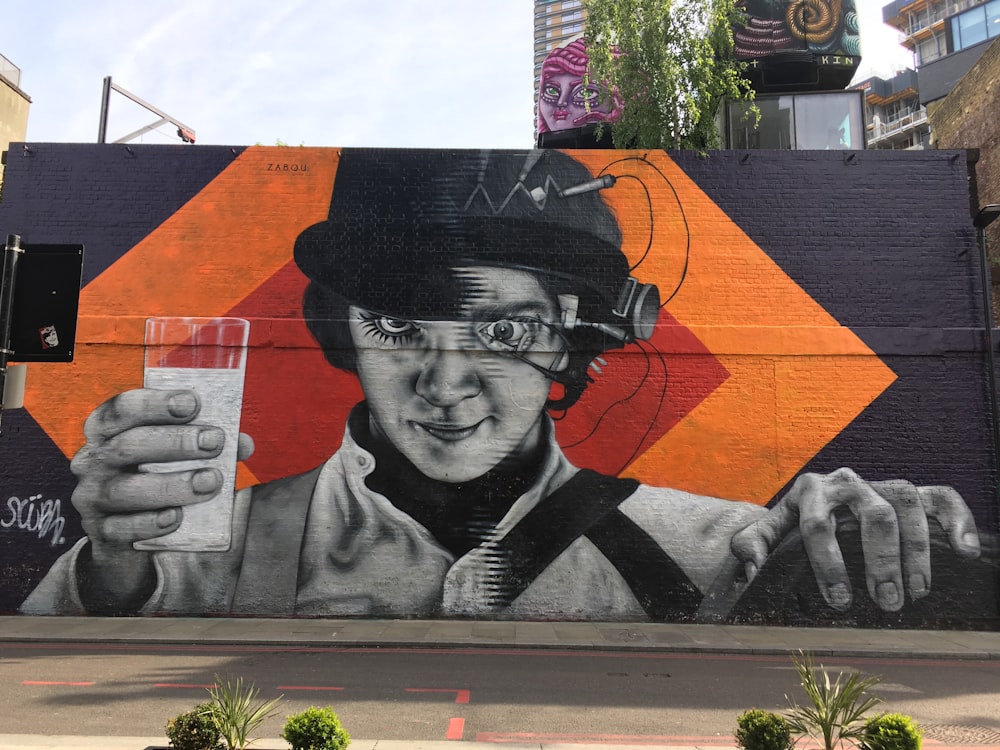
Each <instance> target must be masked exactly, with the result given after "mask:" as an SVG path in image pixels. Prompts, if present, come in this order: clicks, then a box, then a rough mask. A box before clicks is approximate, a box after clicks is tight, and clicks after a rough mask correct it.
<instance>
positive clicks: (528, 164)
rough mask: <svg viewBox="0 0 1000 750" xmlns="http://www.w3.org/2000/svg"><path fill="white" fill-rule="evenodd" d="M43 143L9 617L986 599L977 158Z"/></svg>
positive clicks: (718, 615) (901, 608)
mask: <svg viewBox="0 0 1000 750" xmlns="http://www.w3.org/2000/svg"><path fill="white" fill-rule="evenodd" d="M25 153H30V156H26V157H24V158H23V159H12V160H11V162H10V164H9V166H8V172H7V181H8V182H7V185H5V196H4V203H3V205H2V206H0V222H2V223H3V226H4V228H5V229H6V230H7V231H14V230H15V229H17V230H18V231H19V233H21V234H22V235H23V236H24V237H25V238H26V241H28V239H29V238H31V239H35V238H37V239H35V241H38V242H43V241H44V242H56V241H74V242H83V243H84V244H85V245H86V247H87V254H86V256H85V258H86V260H85V270H84V283H85V286H84V289H83V292H82V296H81V317H80V324H79V334H78V341H77V357H76V360H75V362H74V363H73V364H72V365H59V364H51V365H49V364H46V365H40V366H37V367H36V366H34V365H33V366H32V370H31V372H30V374H29V383H28V392H27V394H26V409H25V411H23V412H12V413H8V414H6V415H5V416H4V433H3V436H2V438H0V441H2V442H0V450H2V455H3V457H4V458H3V464H2V472H3V473H2V477H0V478H2V487H3V490H4V495H5V500H6V502H5V505H4V508H5V512H4V513H3V515H2V516H0V544H2V546H0V568H2V569H3V570H4V571H5V577H4V580H5V583H4V589H3V590H2V599H0V604H2V606H3V609H4V610H5V611H9V612H13V611H20V612H24V613H29V614H85V613H91V614H103V615H107V614H162V615H171V614H176V615H221V614H237V615H260V616H331V617H340V616H355V617H446V618H463V617H473V618H483V619H532V620H537V619H551V620H562V619H566V620H612V621H642V620H648V619H652V620H667V621H707V622H718V621H732V622H772V623H796V624H846V625H864V626H900V625H922V626H931V627H955V626H973V627H983V626H989V625H990V623H995V622H996V619H997V615H998V609H997V598H996V591H997V582H998V578H997V568H996V559H997V555H996V551H997V550H996V542H995V530H996V523H997V514H996V511H997V508H996V497H995V495H994V492H993V487H994V482H995V467H994V466H993V458H992V450H991V438H990V425H989V421H988V418H987V416H986V415H987V413H988V407H987V401H986V390H985V388H986V380H987V378H986V373H985V371H984V359H985V354H984V352H983V350H982V345H981V341H982V329H981V326H982V323H981V322H979V324H978V325H979V326H980V329H979V330H978V333H977V321H981V320H982V318H981V315H982V310H981V309H978V310H977V307H976V300H977V292H976V289H975V280H976V278H977V273H978V271H977V266H976V258H975V252H974V241H975V238H974V235H973V233H972V230H971V224H970V220H969V217H968V205H969V196H968V181H967V173H966V171H965V164H964V161H963V160H961V159H958V158H955V157H956V156H958V154H957V152H956V153H949V152H940V153H939V152H934V153H932V154H928V155H926V156H923V155H921V156H919V157H916V158H913V157H912V156H910V155H905V156H908V157H910V158H900V156H899V155H892V154H888V155H885V154H874V153H873V154H872V155H869V154H868V153H862V154H853V159H852V160H850V161H847V160H845V158H844V157H843V155H842V154H834V155H830V154H827V153H825V152H788V153H782V152H775V153H773V154H772V153H770V152H766V153H763V152H762V153H761V154H759V155H758V154H752V155H751V154H748V153H743V154H738V153H736V152H725V153H723V152H717V153H713V154H709V155H708V156H707V157H703V156H700V155H697V154H674V155H669V154H667V153H663V152H651V153H638V152H618V151H589V152H582V151H581V152H566V153H564V152H559V151H554V150H549V151H526V152H525V151H445V152H437V151H409V150H377V149H371V150H368V149H344V150H338V149H270V148H248V149H227V148H221V147H219V148H212V147H199V148H197V149H193V148H192V149H180V150H178V149H173V148H168V147H130V148H128V149H125V150H124V151H123V150H122V149H121V148H118V147H116V146H58V145H54V144H40V145H37V146H34V147H33V148H32V149H31V151H30V152H27V151H26V152H25ZM859 161H860V162H861V164H858V162H859ZM67 181H68V182H67ZM68 183H69V184H68ZM793 183H794V184H793ZM777 184H781V185H782V186H783V189H784V190H787V191H788V194H787V196H786V197H785V198H784V199H783V200H782V201H781V202H780V203H776V202H775V200H774V197H773V196H772V195H770V194H769V193H768V190H770V189H771V187H773V186H774V185H777ZM165 186H166V188H165ZM769 186H770V187H769ZM796 186H798V188H801V189H800V190H799V192H800V193H801V195H798V194H796ZM904 189H905V190H907V191H910V193H912V190H921V191H933V193H934V195H935V202H934V203H933V206H934V208H933V209H932V211H931V214H932V215H928V214H927V206H928V205H929V204H928V203H927V202H923V203H920V202H917V204H915V205H918V206H920V210H921V213H920V215H919V217H917V215H916V214H915V215H914V217H913V218H914V220H919V221H920V222H922V225H921V226H923V227H924V230H923V231H924V232H925V234H926V237H925V240H924V242H923V243H921V244H920V246H919V247H917V248H914V247H913V242H912V236H911V235H908V237H909V239H908V240H907V241H906V243H904V245H905V247H906V248H908V251H909V255H908V256H906V255H905V254H904V253H902V252H900V248H901V247H903V246H904V245H900V242H901V240H900V238H899V236H898V235H899V232H898V227H896V228H892V227H888V228H887V227H880V224H879V222H878V221H876V220H875V218H873V217H876V216H881V220H882V221H884V215H881V214H879V213H878V212H876V211H873V210H872V201H873V200H884V201H886V202H887V204H890V205H897V206H898V205H903V201H899V202H898V203H896V202H894V201H895V198H896V195H895V192H896V191H899V190H904ZM831 194H836V195H837V196H838V199H837V204H836V208H831V209H830V213H828V214H823V215H818V214H817V213H816V211H815V208H816V206H817V205H818V202H817V197H818V196H820V195H826V196H829V195H831ZM873 196H874V197H873ZM911 198H912V195H911ZM779 205H780V207H781V210H780V211H777V210H776V209H777V207H778V206H779ZM827 205H830V204H829V203H827ZM831 219H833V220H831ZM977 316H979V317H977ZM977 336H978V338H977ZM977 341H978V342H979V343H978V344H977ZM227 423H228V425H227ZM236 425H238V428H237V426H236ZM7 498H9V499H7Z"/></svg>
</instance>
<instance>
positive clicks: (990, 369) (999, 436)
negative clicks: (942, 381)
mask: <svg viewBox="0 0 1000 750" xmlns="http://www.w3.org/2000/svg"><path fill="white" fill-rule="evenodd" d="M976 234H977V235H978V237H977V239H978V240H979V265H980V267H981V268H980V271H981V273H982V277H983V278H982V284H983V316H984V319H985V323H986V368H987V369H986V375H987V382H988V384H989V389H990V417H991V419H992V423H993V430H992V432H993V471H994V472H995V474H994V479H995V490H996V493H997V495H996V497H1000V408H998V406H997V384H996V366H995V363H994V356H993V303H992V299H991V295H990V286H991V283H990V273H989V260H988V258H987V257H986V228H985V227H979V228H977V229H976Z"/></svg>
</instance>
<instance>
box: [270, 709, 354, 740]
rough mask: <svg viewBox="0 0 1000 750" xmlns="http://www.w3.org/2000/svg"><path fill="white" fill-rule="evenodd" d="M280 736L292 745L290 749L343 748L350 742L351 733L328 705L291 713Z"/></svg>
mask: <svg viewBox="0 0 1000 750" xmlns="http://www.w3.org/2000/svg"><path fill="white" fill-rule="evenodd" d="M281 737H282V739H284V740H286V741H287V742H288V744H289V745H291V746H292V750H343V749H344V748H345V747H347V746H348V744H350V742H351V735H349V734H348V733H347V730H346V729H344V727H343V726H342V725H341V723H340V719H338V718H337V714H336V713H334V711H333V709H332V708H330V707H329V706H327V707H326V708H316V707H315V706H310V707H309V708H307V709H306V710H305V711H302V712H300V713H297V714H292V715H291V716H289V717H288V719H287V720H286V721H285V728H284V729H283V730H282V732H281Z"/></svg>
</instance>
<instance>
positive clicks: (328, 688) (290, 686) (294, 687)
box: [275, 685, 344, 690]
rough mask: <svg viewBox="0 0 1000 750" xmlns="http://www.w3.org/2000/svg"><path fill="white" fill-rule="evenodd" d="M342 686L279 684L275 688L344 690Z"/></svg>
mask: <svg viewBox="0 0 1000 750" xmlns="http://www.w3.org/2000/svg"><path fill="white" fill-rule="evenodd" d="M343 689H344V688H342V687H322V686H320V685H278V687H276V688H275V690H343Z"/></svg>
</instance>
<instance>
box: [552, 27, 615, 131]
mask: <svg viewBox="0 0 1000 750" xmlns="http://www.w3.org/2000/svg"><path fill="white" fill-rule="evenodd" d="M589 63H590V57H589V56H588V55H587V43H586V42H585V41H584V39H583V38H582V37H580V38H577V39H574V40H573V41H571V42H570V43H569V44H566V45H565V46H562V47H556V48H555V49H553V50H552V51H551V52H549V54H548V55H547V56H546V57H545V62H544V63H542V77H541V83H540V85H539V88H538V133H551V132H555V131H559V130H571V129H573V128H582V127H584V126H585V125H593V124H595V123H599V122H614V121H615V120H616V119H617V117H618V107H617V105H616V104H615V103H614V101H613V100H610V99H608V97H607V86H606V85H601V84H600V83H598V82H595V81H589V80H587V78H586V75H587V67H588V65H589Z"/></svg>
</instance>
